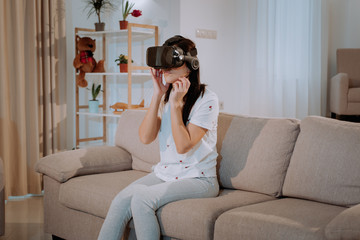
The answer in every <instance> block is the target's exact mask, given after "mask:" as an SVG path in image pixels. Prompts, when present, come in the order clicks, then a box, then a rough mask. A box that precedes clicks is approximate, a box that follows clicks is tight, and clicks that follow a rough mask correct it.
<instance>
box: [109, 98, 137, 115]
mask: <svg viewBox="0 0 360 240" xmlns="http://www.w3.org/2000/svg"><path fill="white" fill-rule="evenodd" d="M143 107H144V99H143V100H142V101H141V103H140V104H139V105H132V104H127V103H123V102H117V103H115V104H114V105H111V106H110V108H112V109H114V110H115V111H114V112H113V113H114V114H121V113H122V112H123V111H125V109H134V108H143Z"/></svg>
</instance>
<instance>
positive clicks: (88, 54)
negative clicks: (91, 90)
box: [73, 36, 105, 87]
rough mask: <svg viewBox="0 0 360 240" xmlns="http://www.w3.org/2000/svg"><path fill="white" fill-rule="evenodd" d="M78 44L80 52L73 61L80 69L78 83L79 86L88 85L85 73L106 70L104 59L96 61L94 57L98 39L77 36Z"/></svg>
mask: <svg viewBox="0 0 360 240" xmlns="http://www.w3.org/2000/svg"><path fill="white" fill-rule="evenodd" d="M76 46H77V50H78V52H79V53H78V54H77V55H76V56H75V59H74V62H73V65H74V67H75V68H76V70H79V74H78V75H77V76H76V85H77V86H79V87H87V85H88V82H87V81H86V79H85V73H87V72H105V69H104V60H99V62H96V60H95V58H94V57H93V56H94V52H95V49H96V39H91V38H89V37H82V38H81V37H79V36H76Z"/></svg>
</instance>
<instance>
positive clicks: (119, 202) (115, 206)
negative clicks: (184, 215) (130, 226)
mask: <svg viewBox="0 0 360 240" xmlns="http://www.w3.org/2000/svg"><path fill="white" fill-rule="evenodd" d="M218 193H219V185H218V182H217V178H216V177H209V178H205V177H201V178H187V179H180V180H176V181H170V182H165V181H163V180H161V179H159V178H158V177H156V175H155V173H150V174H148V175H146V176H144V177H142V178H140V179H138V180H137V181H135V182H133V183H132V184H130V185H129V186H127V187H126V188H124V189H123V190H122V191H121V192H120V193H118V194H117V195H116V197H115V198H114V199H113V201H112V203H111V206H110V208H109V211H108V213H107V216H106V218H105V221H104V224H103V226H102V228H101V231H100V234H99V237H98V239H99V240H119V239H121V237H122V235H123V233H124V230H125V227H126V225H127V223H128V222H129V221H130V219H131V218H133V221H134V225H135V233H136V238H137V239H138V240H144V239H146V240H151V239H156V240H159V239H160V227H159V223H158V220H157V217H156V213H155V212H156V210H157V209H159V208H160V207H161V206H163V205H165V204H167V203H169V202H174V201H178V200H182V199H189V198H207V197H216V196H217V195H218Z"/></svg>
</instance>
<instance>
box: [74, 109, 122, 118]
mask: <svg viewBox="0 0 360 240" xmlns="http://www.w3.org/2000/svg"><path fill="white" fill-rule="evenodd" d="M113 112H114V111H111V110H109V111H105V112H103V111H102V110H100V109H99V112H98V113H91V112H88V111H81V112H77V113H76V114H78V115H86V116H95V117H116V118H120V117H121V114H114V113H113Z"/></svg>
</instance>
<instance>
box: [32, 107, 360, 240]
mask: <svg viewBox="0 0 360 240" xmlns="http://www.w3.org/2000/svg"><path fill="white" fill-rule="evenodd" d="M144 116H145V111H143V110H128V111H126V112H124V113H123V114H122V116H121V118H120V119H119V122H118V127H117V130H116V135H115V146H101V147H90V148H84V149H77V150H72V151H65V152H60V153H56V154H53V155H50V156H46V157H44V158H42V159H40V160H39V161H38V162H37V164H36V167H35V168H36V171H37V172H39V173H41V174H43V180H44V218H45V219H44V222H45V226H44V228H45V232H47V233H50V234H52V235H53V237H54V238H62V239H69V240H76V239H79V240H80V239H86V240H89V239H96V238H97V236H98V233H99V231H100V228H101V226H102V223H103V221H104V218H105V216H106V214H107V210H108V208H109V206H110V204H111V201H112V199H113V198H114V197H115V195H116V194H117V193H118V192H119V191H121V190H122V189H123V188H124V187H126V186H127V185H128V184H130V183H131V182H133V181H134V180H136V179H138V178H140V177H142V176H145V175H146V174H148V173H149V172H150V171H151V166H153V165H154V164H156V163H157V162H158V161H159V160H160V156H159V146H158V140H157V139H156V140H155V141H154V142H153V143H151V144H149V145H143V144H142V143H141V142H140V140H139V137H138V127H139V125H140V123H141V121H142V119H143V118H144ZM217 150H218V153H219V156H218V159H217V160H218V164H217V171H218V180H219V183H220V186H221V189H220V192H219V195H218V196H217V197H214V198H202V199H201V198H200V199H187V200H181V201H177V202H172V203H169V204H166V205H165V206H163V207H161V208H159V209H158V210H157V217H158V221H159V224H160V227H161V234H162V236H163V237H162V238H163V239H185V240H192V239H216V240H224V239H256V240H259V239H260V240H261V239H266V240H269V239H270V240H271V239H274V240H275V239H276V240H279V239H280V240H281V239H291V240H297V239H306V240H311V239H314V240H315V239H360V124H358V123H349V122H343V121H339V120H335V119H329V118H324V117H317V116H309V117H307V118H305V119H303V120H301V121H300V120H296V119H286V118H260V117H250V116H238V115H232V114H226V113H220V115H219V122H218V142H217ZM123 238H124V239H136V236H135V234H134V226H133V223H132V221H130V223H129V224H128V228H127V231H126V233H125V234H124V237H123Z"/></svg>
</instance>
